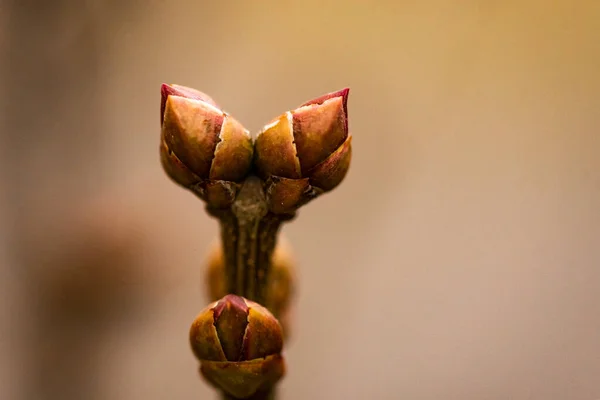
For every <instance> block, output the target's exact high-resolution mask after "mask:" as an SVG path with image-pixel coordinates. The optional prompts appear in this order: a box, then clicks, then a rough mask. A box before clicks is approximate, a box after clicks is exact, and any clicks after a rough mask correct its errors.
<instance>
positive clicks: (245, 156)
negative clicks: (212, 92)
mask: <svg viewBox="0 0 600 400" xmlns="http://www.w3.org/2000/svg"><path fill="white" fill-rule="evenodd" d="M161 125H162V129H161V148H160V150H161V162H162V165H163V168H164V169H165V171H166V172H167V174H168V175H169V177H171V179H173V180H174V181H175V182H176V183H178V184H180V185H182V186H184V187H186V188H191V187H192V186H194V185H197V184H199V183H201V182H203V181H228V182H241V181H242V180H243V179H244V178H245V177H246V175H247V174H248V173H249V171H250V168H251V166H252V157H253V152H254V149H253V145H252V139H251V137H250V134H249V133H248V131H247V130H246V129H244V127H243V126H242V125H241V124H240V123H239V122H238V121H237V120H235V119H234V118H233V117H231V116H230V115H228V114H226V113H225V112H223V111H222V110H221V109H220V108H218V106H217V105H216V103H215V102H214V101H213V100H212V99H211V98H210V97H209V96H207V95H206V94H204V93H202V92H199V91H197V90H195V89H191V88H186V87H185V86H179V85H166V84H163V85H162V88H161ZM195 191H196V192H197V193H198V194H199V195H200V196H201V197H203V196H204V193H203V192H202V191H201V190H195ZM219 196H220V195H219ZM203 198H204V197H203Z"/></svg>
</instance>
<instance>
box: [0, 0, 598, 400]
mask: <svg viewBox="0 0 600 400" xmlns="http://www.w3.org/2000/svg"><path fill="white" fill-rule="evenodd" d="M599 26H600V2H598V1H591V0H590V1H567V0H557V1H532V0H522V1H510V0H509V1H481V0H479V1H476V0H466V1H442V0H437V1H435V0H428V1H427V0H425V1H351V0H348V1H342V0H340V1H323V0H318V1H316V0H306V1H296V2H286V1H267V0H265V1H239V0H238V1H212V2H209V1H158V0H145V1H141V0H124V1H116V0H114V1H67V0H55V1H45V2H44V1H32V0H22V1H10V0H5V1H4V2H3V3H2V4H1V5H0V51H1V52H0V68H1V71H0V74H1V76H2V78H3V79H2V81H1V82H2V87H1V88H2V90H0V102H1V105H2V114H1V115H0V118H1V133H2V134H1V143H0V144H1V147H0V149H1V152H2V153H1V155H2V157H1V160H0V163H1V164H0V171H1V172H2V190H1V196H0V204H1V205H2V207H1V211H2V214H1V215H0V218H1V219H2V222H1V224H0V228H1V232H2V235H3V237H4V239H5V240H3V241H2V242H3V243H2V248H1V249H2V251H1V254H0V255H1V257H2V258H1V261H0V262H1V266H2V268H1V269H0V273H1V276H0V296H1V297H0V299H1V301H0V317H1V320H0V329H1V331H0V334H1V337H0V339H1V340H0V398H2V399H36V400H37V399H61V400H62V399H65V400H72V399H113V400H121V399H123V400H125V399H146V400H152V399H157V400H158V399H204V398H206V399H212V398H216V395H215V394H214V393H213V392H212V391H211V390H210V389H209V388H208V387H207V386H206V385H205V384H204V382H202V381H201V380H200V378H199V377H198V374H197V363H196V361H195V360H194V358H193V356H192V353H191V351H190V349H189V347H188V342H187V333H188V328H189V325H190V323H191V321H192V319H193V318H194V316H195V315H196V313H197V312H198V311H199V310H200V309H201V308H202V307H204V305H205V303H206V297H205V293H204V291H203V287H202V267H203V263H204V260H205V258H206V256H207V252H208V249H209V246H210V243H211V242H212V241H213V240H214V238H215V237H216V235H217V232H218V225H217V223H216V221H215V220H213V219H211V218H210V217H208V216H207V215H206V214H205V212H204V210H203V205H202V204H201V203H200V202H199V201H198V200H197V199H196V198H195V197H194V196H193V195H192V194H191V193H188V192H186V191H184V190H183V189H180V188H179V187H177V186H175V185H174V184H172V183H171V182H170V181H169V180H168V179H167V178H166V176H165V175H164V173H163V172H162V170H161V167H160V164H159V159H158V138H159V123H158V121H159V101H160V100H159V88H160V84H161V83H162V82H168V83H179V84H183V85H187V86H192V87H195V88H198V89H200V90H202V91H205V92H207V93H209V94H210V95H211V96H213V97H214V98H215V99H216V101H217V102H219V103H220V104H222V105H224V107H225V109H226V110H227V111H229V112H230V113H232V114H233V115H235V116H236V118H237V119H239V120H240V121H242V122H243V123H244V124H245V126H246V127H247V128H248V129H250V130H251V131H253V132H256V131H258V129H259V128H260V127H261V126H262V125H263V124H264V123H266V122H268V121H269V120H270V119H271V118H273V117H275V116H277V115H278V114H280V113H281V112H284V111H286V110H288V109H291V108H293V107H295V106H296V105H298V104H300V103H302V102H304V101H305V100H308V99H310V98H312V97H316V96H318V95H320V94H322V93H325V92H329V91H333V90H337V89H340V88H342V87H345V86H349V87H350V88H351V93H350V99H349V113H350V128H351V131H352V133H353V135H354V140H353V147H354V158H353V163H352V167H351V170H350V172H349V174H348V176H347V179H346V180H345V182H344V183H343V184H342V185H341V186H340V187H339V188H338V189H336V190H335V191H334V192H332V193H330V194H328V195H326V196H323V197H321V198H320V199H319V200H317V201H315V202H314V203H311V204H310V205H308V206H306V207H305V208H303V209H302V210H301V211H300V213H299V216H298V218H297V219H296V220H295V221H294V222H293V223H291V224H289V225H287V226H285V228H284V231H283V233H284V234H285V235H286V237H287V238H288V239H289V241H290V242H291V243H292V245H293V247H294V251H295V257H296V260H297V262H298V272H299V292H298V296H297V298H296V302H295V319H294V332H293V337H292V340H291V341H290V342H289V343H288V345H287V349H286V357H287V361H288V365H289V371H288V376H287V377H286V379H285V380H284V381H283V383H282V385H281V388H280V396H281V397H280V398H281V399H282V400H300V399H311V398H315V399H371V398H372V399H415V400H421V399H422V400H426V399H427V400H429V399H432V400H433V399H440V398H443V399H490V400H492V399H544V400H552V399H557V400H563V399H573V400H593V399H599V398H600V378H599V377H600V210H599V207H600V157H599V153H600V132H599V130H600V28H599Z"/></svg>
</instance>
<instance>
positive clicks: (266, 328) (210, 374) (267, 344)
mask: <svg viewBox="0 0 600 400" xmlns="http://www.w3.org/2000/svg"><path fill="white" fill-rule="evenodd" d="M190 343H191V346H192V350H193V352H194V354H195V356H196V358H198V360H200V364H201V368H200V370H201V372H202V375H203V376H204V377H205V378H206V379H207V380H208V381H209V382H211V383H212V384H214V385H216V386H218V387H219V388H220V389H222V390H224V391H225V392H227V393H229V394H230V395H232V396H234V397H237V398H245V397H249V396H251V395H252V394H253V393H255V392H256V391H257V390H259V389H263V388H267V387H269V386H272V385H274V384H275V383H276V382H277V381H278V380H279V379H280V378H281V377H282V376H283V374H284V371H285V366H284V362H283V358H282V357H281V351H282V348H283V334H282V330H281V326H280V325H279V322H278V321H277V319H275V317H274V316H273V315H272V314H271V313H270V312H269V311H268V310H267V309H266V308H264V307H262V306H261V305H259V304H257V303H254V302H252V301H249V300H246V299H244V298H243V297H239V296H236V295H232V294H229V295H226V296H225V297H223V298H222V299H221V300H219V301H217V302H215V303H212V304H210V305H209V306H208V307H207V308H205V309H204V310H203V311H202V312H201V313H200V314H199V315H198V316H197V317H196V319H195V320H194V322H193V324H192V327H191V329H190Z"/></svg>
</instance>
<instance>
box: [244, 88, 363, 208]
mask: <svg viewBox="0 0 600 400" xmlns="http://www.w3.org/2000/svg"><path fill="white" fill-rule="evenodd" d="M348 93H349V89H343V90H340V91H337V92H333V93H328V94H326V95H323V96H320V97H318V98H316V99H313V100H310V101H308V102H306V103H304V104H303V105H301V106H300V107H298V108H296V109H295V110H292V111H288V112H286V113H284V114H282V115H281V116H280V117H278V118H276V119H275V120H273V121H272V122H271V123H270V124H268V125H266V126H265V127H264V128H263V130H262V131H261V132H260V133H259V135H258V137H257V138H256V141H255V144H254V151H255V153H254V163H255V166H256V168H257V170H258V173H259V174H260V175H261V177H262V178H263V179H264V180H265V181H266V182H267V185H266V186H267V187H266V191H267V199H268V203H269V208H270V210H271V211H272V212H274V213H277V214H284V213H292V212H294V211H295V210H296V209H297V208H298V207H300V206H301V205H303V204H305V203H306V202H308V201H310V200H311V199H313V198H315V197H316V196H318V195H319V194H321V193H323V192H326V191H330V190H332V189H334V188H335V187H336V186H337V185H339V184H340V182H341V181H342V180H343V179H344V177H345V176H346V173H347V172H348V169H349V167H350V159H351V156H352V147H351V142H352V137H351V136H350V134H349V133H348V107H347V103H348Z"/></svg>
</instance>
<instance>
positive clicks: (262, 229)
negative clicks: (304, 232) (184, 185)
mask: <svg viewBox="0 0 600 400" xmlns="http://www.w3.org/2000/svg"><path fill="white" fill-rule="evenodd" d="M207 210H208V212H209V213H210V214H211V215H213V216H215V217H216V218H218V219H219V222H220V224H221V239H222V242H223V254H224V256H225V274H226V279H227V291H228V292H229V293H232V294H236V295H238V296H243V297H245V298H247V299H248V300H252V301H255V302H257V303H261V304H265V301H266V294H267V281H268V278H269V273H270V271H271V257H272V255H273V250H274V249H275V245H276V244H277V233H278V232H279V228H280V226H281V224H282V222H284V221H287V220H290V219H292V218H293V217H294V215H293V214H285V215H282V214H273V213H271V212H269V209H268V205H267V200H266V196H265V191H264V188H263V181H262V180H260V178H258V177H257V176H254V175H251V176H249V177H248V178H247V179H246V180H245V181H244V183H243V185H242V188H241V189H240V191H239V193H238V195H237V197H236V199H235V201H234V203H233V205H232V206H231V208H230V209H226V210H220V209H212V208H208V209H207Z"/></svg>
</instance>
